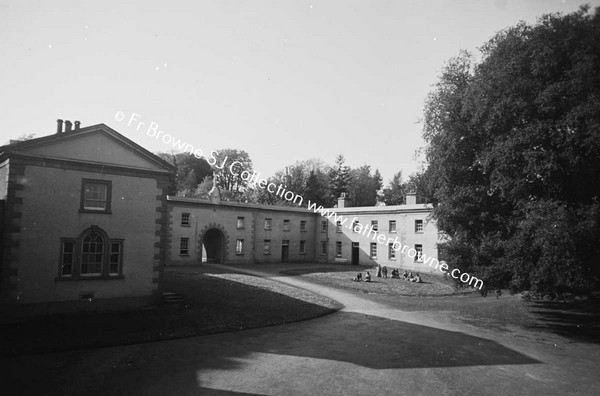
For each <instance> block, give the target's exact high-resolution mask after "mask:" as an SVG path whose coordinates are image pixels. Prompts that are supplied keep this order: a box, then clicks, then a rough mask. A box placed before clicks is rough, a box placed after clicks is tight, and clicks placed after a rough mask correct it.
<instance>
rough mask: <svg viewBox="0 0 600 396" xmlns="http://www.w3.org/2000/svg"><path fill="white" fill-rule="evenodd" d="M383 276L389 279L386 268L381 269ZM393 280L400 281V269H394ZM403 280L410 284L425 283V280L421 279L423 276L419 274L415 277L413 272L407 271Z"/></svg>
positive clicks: (403, 275)
mask: <svg viewBox="0 0 600 396" xmlns="http://www.w3.org/2000/svg"><path fill="white" fill-rule="evenodd" d="M381 274H382V276H383V277H384V278H387V268H386V267H385V266H384V267H382V268H381ZM392 279H400V270H399V269H398V268H394V269H392ZM402 279H404V280H407V281H409V282H416V283H423V280H422V279H421V275H419V273H417V274H416V275H413V273H412V271H411V272H408V271H407V270H404V273H403V274H402Z"/></svg>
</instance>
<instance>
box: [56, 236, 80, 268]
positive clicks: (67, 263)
mask: <svg viewBox="0 0 600 396" xmlns="http://www.w3.org/2000/svg"><path fill="white" fill-rule="evenodd" d="M76 244H77V242H76V241H75V240H68V239H63V241H62V243H61V253H60V255H61V258H60V276H62V277H71V276H73V265H74V264H75V248H76Z"/></svg>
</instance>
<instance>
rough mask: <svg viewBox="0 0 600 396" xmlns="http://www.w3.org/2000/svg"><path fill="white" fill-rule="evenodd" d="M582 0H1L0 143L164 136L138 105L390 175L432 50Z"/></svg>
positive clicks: (156, 145)
mask: <svg viewBox="0 0 600 396" xmlns="http://www.w3.org/2000/svg"><path fill="white" fill-rule="evenodd" d="M583 1H585V0H581V1H572V0H536V1H524V0H496V1H491V0H489V1H476V0H471V1H467V0H463V1H441V0H439V1H429V0H423V1H417V0H415V1H391V0H369V1H347V0H335V1H317V0H306V1H305V0H298V1H291V0H283V1H282V0H278V1H223V0H214V1H208V0H199V1H189V2H179V1H174V0H172V1H168V2H164V1H162V2H158V1H135V2H134V1H127V2H123V1H107V0H103V1H89V2H82V1H2V0H0V49H1V53H2V55H1V56H2V62H1V63H0V108H1V109H2V117H1V119H2V124H3V125H2V128H1V131H0V144H3V143H5V142H6V141H7V140H8V139H10V138H16V137H18V136H21V135H23V134H26V133H35V134H36V137H39V136H44V135H48V134H51V133H54V132H55V130H56V119H57V118H62V119H70V120H72V121H74V120H81V122H82V126H88V125H92V124H98V123H105V124H107V125H108V126H110V127H112V128H114V129H116V130H117V131H119V132H120V133H122V134H123V135H125V136H127V137H129V138H130V139H132V140H134V141H135V142H137V143H138V144H140V145H142V146H144V147H145V148H147V149H149V150H151V151H153V152H157V151H169V150H170V149H172V147H169V146H168V145H166V144H164V143H162V142H161V141H157V140H156V139H153V138H151V137H149V136H146V135H145V129H144V127H142V128H140V130H139V131H137V130H136V128H135V126H134V125H133V124H132V125H131V126H127V121H128V117H129V116H130V115H131V114H132V113H137V114H139V115H140V116H141V121H142V122H146V125H148V124H149V123H150V122H155V123H156V124H158V125H159V129H160V130H163V131H164V132H165V133H169V134H171V135H173V136H174V137H176V138H178V139H181V140H184V141H187V142H189V143H190V144H193V145H194V146H196V147H198V148H200V149H202V150H203V151H205V152H208V151H210V150H211V149H219V148H225V147H230V148H238V149H243V150H246V151H247V152H248V153H249V154H250V157H251V158H252V160H253V162H254V167H255V170H257V171H259V172H260V173H261V174H262V175H263V176H269V175H272V174H273V173H274V172H275V171H276V170H278V169H282V168H284V167H285V166H286V165H290V164H293V163H294V162H296V161H297V160H305V159H309V158H321V159H323V160H325V161H326V162H328V163H330V164H332V163H333V162H334V158H335V156H336V155H337V154H338V153H342V154H344V156H345V157H346V159H347V164H348V165H350V166H352V167H356V166H360V165H362V164H364V163H367V164H369V165H371V166H372V168H378V169H379V170H380V172H381V173H382V175H383V177H384V183H385V184H387V182H388V180H389V179H390V178H391V177H392V175H393V174H394V173H395V172H397V171H398V170H402V171H403V173H404V175H405V176H408V174H410V173H412V172H414V171H416V170H417V168H418V161H416V160H415V156H414V153H415V150H416V149H418V148H419V147H420V146H422V145H423V144H424V142H423V140H422V138H421V132H422V125H421V124H420V123H419V120H420V118H421V117H422V113H423V104H424V101H425V97H426V95H427V93H428V92H429V91H430V90H431V85H432V84H433V83H434V82H435V81H436V79H437V76H438V75H439V72H440V70H441V67H442V66H443V64H444V62H445V61H447V60H448V59H449V58H450V57H452V56H455V55H457V54H458V52H459V50H460V49H469V50H476V48H477V47H479V46H481V45H482V44H483V43H484V42H485V41H487V39H489V38H490V37H491V36H492V35H493V34H494V33H495V32H496V31H498V30H500V29H502V28H504V27H507V26H511V25H514V24H516V23H517V22H518V21H519V20H525V21H528V22H534V21H535V20H536V18H537V17H538V16H540V15H541V14H543V13H546V12H555V11H562V12H571V11H574V10H576V9H577V8H578V7H579V5H580V4H581V3H582V2H583ZM599 2H600V0H597V1H589V3H591V4H592V5H593V6H598V3H599ZM133 3H136V4H135V5H134V4H133ZM118 111H122V112H123V113H124V114H125V116H126V117H127V118H126V119H125V120H123V121H120V122H119V121H116V120H115V114H116V113H117V112H118Z"/></svg>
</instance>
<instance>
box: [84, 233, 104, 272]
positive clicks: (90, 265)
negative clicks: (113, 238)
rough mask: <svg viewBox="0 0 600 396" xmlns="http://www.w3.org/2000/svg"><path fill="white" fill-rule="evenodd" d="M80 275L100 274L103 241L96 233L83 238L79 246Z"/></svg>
mask: <svg viewBox="0 0 600 396" xmlns="http://www.w3.org/2000/svg"><path fill="white" fill-rule="evenodd" d="M81 248H82V249H81V275H84V276H85V275H100V274H102V263H103V262H104V257H103V256H104V240H103V239H102V236H101V235H100V234H97V233H91V234H89V235H88V236H86V237H85V238H83V243H82V246H81Z"/></svg>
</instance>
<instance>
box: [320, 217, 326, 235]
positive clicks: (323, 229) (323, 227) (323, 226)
mask: <svg viewBox="0 0 600 396" xmlns="http://www.w3.org/2000/svg"><path fill="white" fill-rule="evenodd" d="M321 232H327V220H323V221H321Z"/></svg>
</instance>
